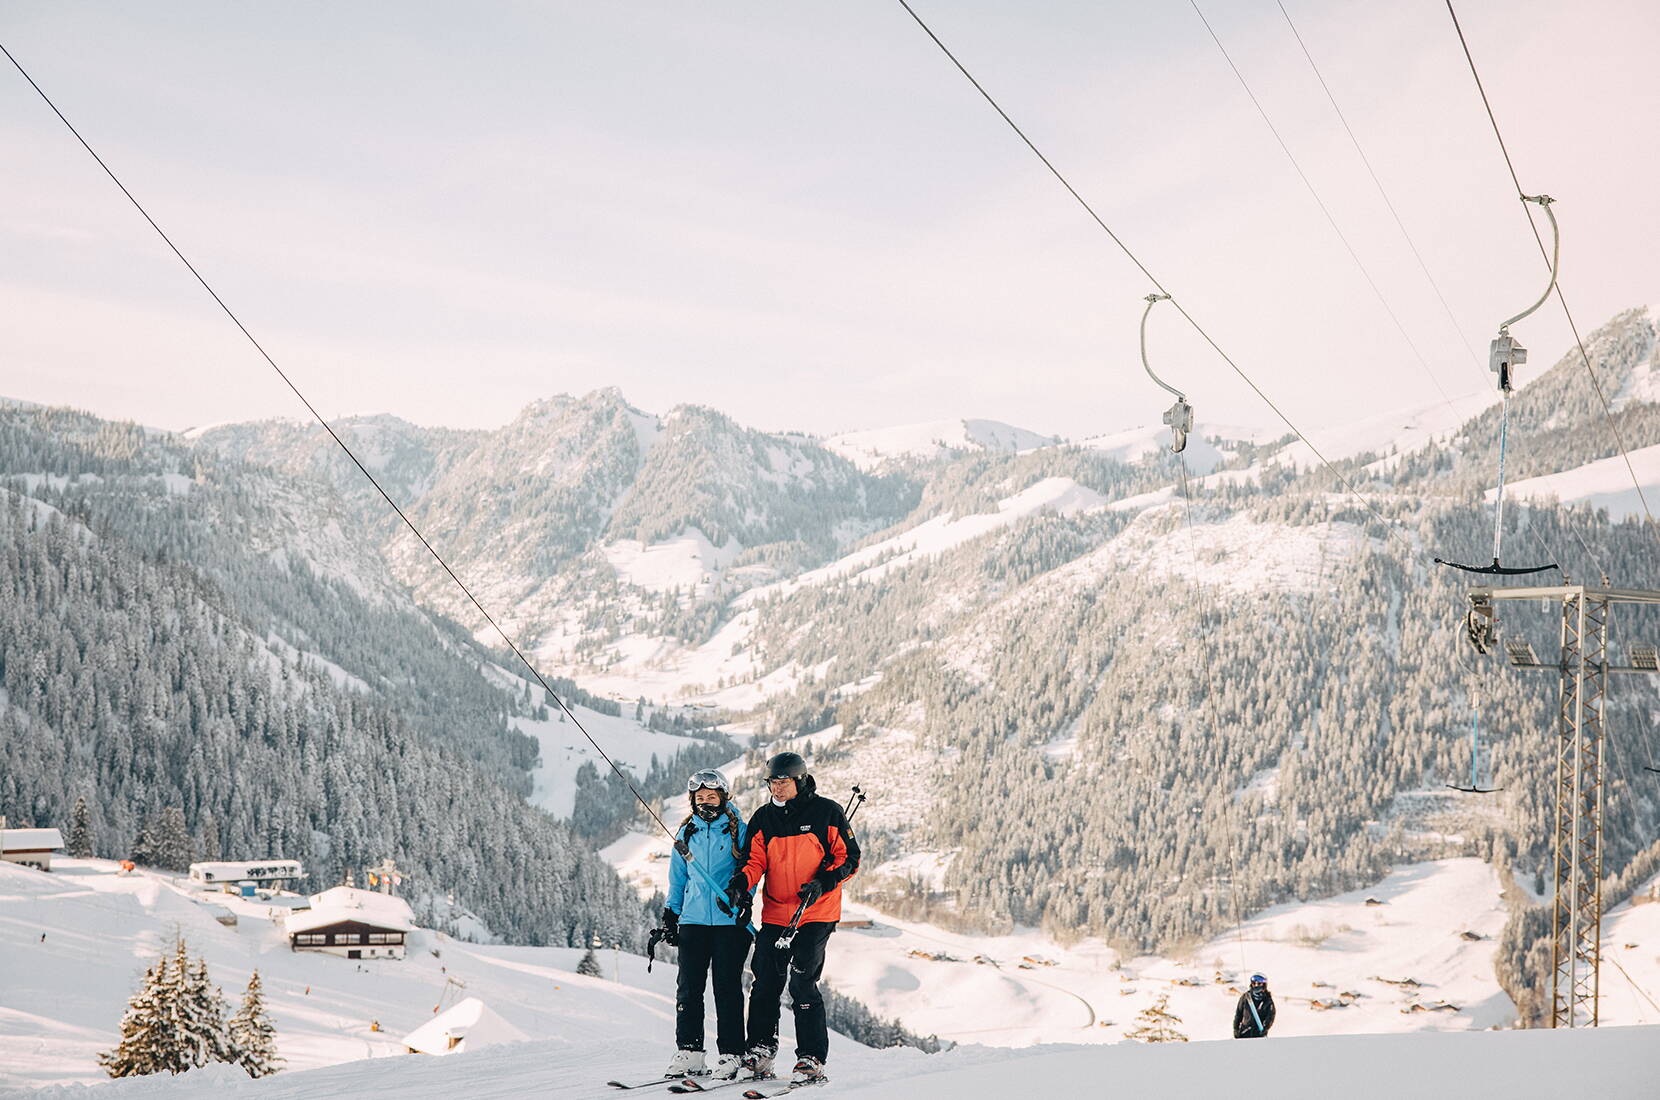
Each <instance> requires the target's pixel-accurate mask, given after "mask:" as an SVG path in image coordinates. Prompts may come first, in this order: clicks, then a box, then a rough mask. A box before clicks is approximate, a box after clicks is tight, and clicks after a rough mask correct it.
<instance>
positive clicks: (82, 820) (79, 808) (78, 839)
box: [69, 795, 92, 859]
mask: <svg viewBox="0 0 1660 1100" xmlns="http://www.w3.org/2000/svg"><path fill="white" fill-rule="evenodd" d="M69 854H70V855H72V856H74V857H75V858H76V859H91V858H92V813H91V811H89V810H88V809H87V808H86V796H85V795H82V796H81V797H79V798H77V799H76V800H75V810H74V812H73V813H72V814H71V815H70V818H69Z"/></svg>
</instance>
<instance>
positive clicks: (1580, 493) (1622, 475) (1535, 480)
mask: <svg viewBox="0 0 1660 1100" xmlns="http://www.w3.org/2000/svg"><path fill="white" fill-rule="evenodd" d="M1633 473H1635V474H1636V485H1633V483H1632V474H1633ZM1637 485H1640V486H1642V492H1641V494H1639V493H1638V491H1637V488H1636V486H1637ZM1497 492H1498V490H1497V489H1489V490H1487V499H1488V500H1492V499H1493V498H1494V496H1495V495H1496V494H1497ZM1504 492H1505V499H1506V500H1533V501H1556V502H1557V503H1559V504H1566V505H1584V506H1586V507H1590V508H1606V509H1607V510H1608V518H1609V519H1611V520H1613V521H1614V522H1616V523H1618V522H1619V521H1620V520H1625V519H1633V518H1636V519H1641V518H1643V515H1644V511H1643V503H1644V500H1645V499H1646V500H1647V503H1648V507H1649V508H1650V509H1654V508H1660V445H1657V446H1653V447H1641V448H1639V449H1637V450H1635V451H1632V452H1631V465H1630V466H1629V467H1628V466H1626V464H1625V459H1624V458H1622V457H1620V456H1618V455H1616V456H1615V457H1613V458H1601V459H1598V460H1597V461H1595V462H1588V463H1586V464H1585V465H1584V466H1579V467H1576V468H1575V469H1572V470H1564V471H1562V472H1561V473H1556V474H1545V475H1543V476H1541V477H1530V478H1525V479H1523V480H1521V481H1516V482H1512V483H1511V484H1509V485H1507V486H1505V490H1504Z"/></svg>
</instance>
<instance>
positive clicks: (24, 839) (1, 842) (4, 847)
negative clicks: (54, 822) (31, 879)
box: [0, 829, 63, 871]
mask: <svg viewBox="0 0 1660 1100" xmlns="http://www.w3.org/2000/svg"><path fill="white" fill-rule="evenodd" d="M62 849H63V834H62V833H60V832H58V830H56V829H0V861H4V862H6V863H16V864H19V865H20V866H23V867H33V868H34V869H35V870H37V871H50V870H51V869H52V853H53V852H57V851H61V850H62Z"/></svg>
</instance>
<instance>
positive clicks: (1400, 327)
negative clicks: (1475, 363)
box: [1188, 0, 1458, 420]
mask: <svg viewBox="0 0 1660 1100" xmlns="http://www.w3.org/2000/svg"><path fill="white" fill-rule="evenodd" d="M1188 3H1189V4H1190V5H1191V6H1192V8H1193V12H1194V14H1195V15H1197V16H1198V17H1199V22H1201V23H1203V24H1204V25H1205V30H1206V31H1208V32H1209V33H1210V40H1211V41H1212V42H1214V43H1216V48H1217V49H1218V50H1220V51H1221V53H1222V59H1223V60H1224V61H1226V62H1227V63H1228V68H1230V69H1232V70H1233V75H1234V76H1235V77H1236V78H1237V79H1238V80H1239V86H1240V87H1241V88H1244V89H1245V95H1246V97H1247V98H1249V99H1250V101H1251V105H1252V106H1253V107H1255V108H1256V109H1257V114H1259V115H1261V116H1262V121H1263V122H1264V123H1265V124H1266V125H1267V127H1268V132H1269V133H1271V134H1273V135H1274V140H1275V141H1276V142H1278V143H1279V147H1280V151H1281V152H1282V153H1284V154H1285V158H1286V159H1287V160H1289V161H1290V162H1291V167H1292V168H1293V169H1295V170H1296V173H1297V178H1298V179H1300V180H1302V181H1303V186H1304V187H1306V188H1308V193H1309V195H1310V196H1311V197H1312V198H1313V199H1314V204H1315V205H1316V206H1318V207H1319V208H1320V213H1322V214H1324V215H1325V217H1326V224H1327V225H1329V226H1331V231H1332V232H1333V233H1335V234H1337V239H1338V240H1339V241H1341V242H1342V244H1343V248H1344V250H1345V251H1347V252H1348V253H1349V258H1350V259H1351V260H1353V261H1354V262H1355V267H1357V268H1359V269H1360V274H1361V277H1362V278H1364V279H1365V280H1366V285H1367V286H1369V287H1371V288H1372V293H1373V295H1375V296H1376V297H1377V300H1378V304H1379V305H1381V306H1382V307H1383V311H1384V312H1385V313H1386V314H1388V315H1389V320H1390V321H1391V322H1393V323H1394V325H1395V331H1397V332H1399V333H1400V334H1401V339H1402V340H1403V341H1404V342H1405V343H1406V346H1407V350H1409V351H1411V352H1412V357H1413V358H1414V359H1416V360H1418V365H1419V366H1420V367H1422V368H1423V369H1424V375H1425V376H1426V377H1427V378H1428V379H1429V380H1430V383H1431V384H1432V385H1434V386H1435V392H1437V393H1439V394H1440V395H1441V400H1442V402H1443V403H1444V404H1445V405H1446V406H1447V409H1448V411H1449V412H1451V413H1452V414H1453V418H1454V419H1455V420H1456V419H1457V417H1458V411H1457V410H1456V409H1454V408H1453V403H1452V398H1450V397H1448V396H1447V391H1446V389H1445V388H1444V387H1443V386H1442V385H1441V380H1440V379H1439V378H1437V377H1436V376H1435V372H1434V371H1433V370H1431V369H1430V365H1429V361H1428V360H1427V359H1425V358H1424V353H1423V352H1421V351H1419V350H1418V345H1417V343H1416V342H1414V341H1413V339H1412V336H1411V335H1410V334H1409V333H1408V332H1407V331H1406V326H1405V325H1404V324H1402V323H1401V319H1400V316H1399V315H1398V314H1397V313H1396V312H1395V309H1394V307H1393V306H1391V305H1390V304H1389V299H1388V298H1387V297H1385V296H1384V293H1383V288H1382V287H1380V286H1378V283H1377V280H1376V279H1374V278H1372V273H1371V271H1369V270H1368V269H1367V267H1366V264H1365V262H1364V261H1363V260H1361V258H1360V253H1358V252H1356V251H1355V247H1354V245H1352V244H1350V243H1349V238H1348V235H1347V234H1345V233H1344V232H1343V229H1342V227H1341V226H1339V225H1338V224H1337V219H1336V217H1334V216H1333V215H1332V212H1331V208H1330V207H1328V206H1327V205H1326V200H1324V199H1322V198H1321V197H1320V192H1319V191H1318V190H1316V189H1315V187H1314V181H1312V180H1310V179H1309V178H1308V173H1307V172H1304V171H1303V166H1302V165H1301V164H1300V163H1298V161H1297V157H1296V155H1295V154H1293V153H1292V152H1291V147H1290V146H1289V145H1287V144H1286V143H1285V138H1284V137H1282V136H1281V135H1280V130H1279V127H1277V126H1275V125H1274V120H1273V119H1271V118H1269V117H1268V111H1267V109H1266V108H1264V107H1263V105H1262V101H1261V100H1259V99H1257V95H1256V93H1255V92H1254V91H1252V90H1251V85H1250V82H1249V81H1247V80H1246V79H1245V74H1244V73H1242V72H1240V71H1239V66H1238V65H1236V64H1234V59H1233V56H1232V55H1231V54H1229V53H1228V48H1227V47H1226V46H1224V45H1222V39H1221V38H1220V37H1218V36H1217V34H1216V29H1215V28H1214V27H1212V26H1211V25H1210V20H1209V19H1206V18H1205V13H1204V12H1203V11H1201V10H1200V8H1199V3H1198V0H1188Z"/></svg>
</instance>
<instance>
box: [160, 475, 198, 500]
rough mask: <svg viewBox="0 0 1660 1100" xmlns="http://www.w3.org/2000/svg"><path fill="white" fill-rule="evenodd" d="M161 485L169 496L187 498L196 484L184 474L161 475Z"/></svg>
mask: <svg viewBox="0 0 1660 1100" xmlns="http://www.w3.org/2000/svg"><path fill="white" fill-rule="evenodd" d="M161 485H162V488H163V489H165V490H166V491H167V493H168V495H169V496H176V497H184V496H189V495H190V491H191V490H192V489H194V488H195V487H196V482H195V481H194V480H193V479H191V478H190V477H188V476H187V475H185V474H162V475H161Z"/></svg>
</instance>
